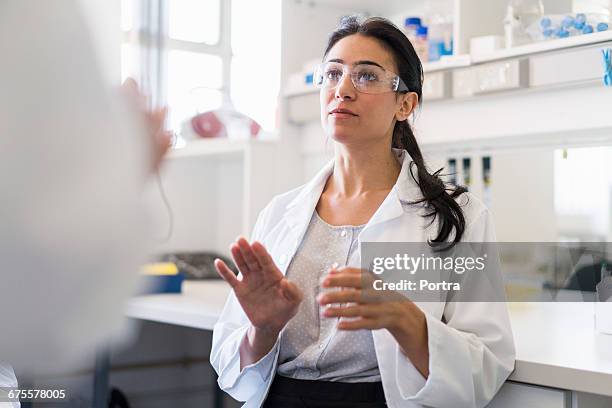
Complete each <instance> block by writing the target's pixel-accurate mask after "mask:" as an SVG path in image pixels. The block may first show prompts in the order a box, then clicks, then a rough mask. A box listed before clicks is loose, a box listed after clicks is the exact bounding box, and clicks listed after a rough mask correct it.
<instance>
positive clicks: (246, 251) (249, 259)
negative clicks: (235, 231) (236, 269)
mask: <svg viewBox="0 0 612 408" xmlns="http://www.w3.org/2000/svg"><path fill="white" fill-rule="evenodd" d="M236 243H237V244H238V248H239V249H240V253H241V254H242V257H243V259H244V261H245V263H246V265H247V266H248V267H249V270H251V271H259V270H261V265H260V264H259V261H258V260H257V257H256V256H255V254H254V253H253V249H252V248H251V245H249V242H248V241H247V240H246V239H245V238H244V237H240V238H238V241H237V242H236Z"/></svg>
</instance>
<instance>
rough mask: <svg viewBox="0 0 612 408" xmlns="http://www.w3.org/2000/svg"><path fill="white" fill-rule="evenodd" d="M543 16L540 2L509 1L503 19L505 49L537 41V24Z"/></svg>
mask: <svg viewBox="0 0 612 408" xmlns="http://www.w3.org/2000/svg"><path fill="white" fill-rule="evenodd" d="M543 15H544V5H543V4H542V1H541V0H510V1H509V2H508V7H507V9H506V17H505V19H504V34H505V42H506V48H511V47H515V46H517V45H522V44H528V43H530V42H533V41H537V39H538V37H539V35H540V33H539V31H538V30H537V28H536V27H537V22H538V21H540V19H541V18H542V16H543ZM534 23H535V24H534Z"/></svg>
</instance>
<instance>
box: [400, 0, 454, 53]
mask: <svg viewBox="0 0 612 408" xmlns="http://www.w3.org/2000/svg"><path fill="white" fill-rule="evenodd" d="M427 4H428V7H427V9H428V10H427V22H428V24H427V26H425V25H424V24H423V19H421V17H407V18H406V19H405V20H404V32H405V33H406V36H407V37H408V39H409V40H410V42H411V43H412V45H413V46H414V48H415V50H416V52H417V54H418V55H419V58H420V59H421V61H423V62H428V61H438V60H440V59H441V58H442V57H444V56H446V55H453V16H452V4H450V3H449V2H448V0H429V2H428V3H427Z"/></svg>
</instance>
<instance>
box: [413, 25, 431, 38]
mask: <svg viewBox="0 0 612 408" xmlns="http://www.w3.org/2000/svg"><path fill="white" fill-rule="evenodd" d="M428 32H429V28H427V27H425V26H420V27H419V28H417V31H416V34H417V35H420V36H425V37H427V33H428Z"/></svg>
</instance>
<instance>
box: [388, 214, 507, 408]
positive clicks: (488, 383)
mask: <svg viewBox="0 0 612 408" xmlns="http://www.w3.org/2000/svg"><path fill="white" fill-rule="evenodd" d="M466 232H468V234H467V236H466V237H465V240H462V241H468V242H495V240H496V239H495V233H494V229H493V223H492V219H491V216H490V214H489V211H488V210H484V211H482V212H481V213H480V214H479V215H478V217H477V218H476V219H475V220H474V221H473V222H472V223H471V225H469V226H468V228H467V229H466ZM495 271H496V272H497V273H501V271H499V269H497V268H496V269H495ZM500 279H501V277H500ZM499 296H500V299H503V298H504V296H505V295H504V294H503V293H500V294H499ZM425 316H426V320H427V334H428V346H429V377H428V378H427V380H425V379H424V378H423V376H421V375H420V374H419V376H420V378H421V379H422V381H421V382H420V383H414V382H407V381H402V378H415V371H416V369H415V368H414V366H412V364H410V363H409V361H408V359H407V357H406V356H404V355H403V354H402V353H401V351H400V350H399V347H397V348H396V349H397V351H396V352H397V359H399V360H403V361H402V362H401V363H400V364H398V365H397V367H398V370H397V372H396V375H397V378H396V381H397V384H398V385H399V387H400V393H401V395H402V397H403V398H404V399H405V400H406V401H411V402H415V403H418V404H421V405H423V406H431V407H440V408H441V407H453V408H461V407H465V408H473V407H483V406H485V405H486V404H488V403H489V402H490V401H491V399H493V397H494V396H495V394H496V393H497V391H498V390H499V388H500V387H501V386H502V385H503V383H504V381H505V380H506V379H507V378H508V376H509V375H510V373H511V372H512V370H513V369H514V360H515V349H514V340H513V336H512V329H511V326H510V317H509V314H508V309H507V305H506V303H505V302H451V303H447V304H446V305H445V308H444V320H445V321H446V323H444V322H442V321H440V320H439V319H436V318H434V317H432V316H431V315H430V314H428V313H426V314H425Z"/></svg>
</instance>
